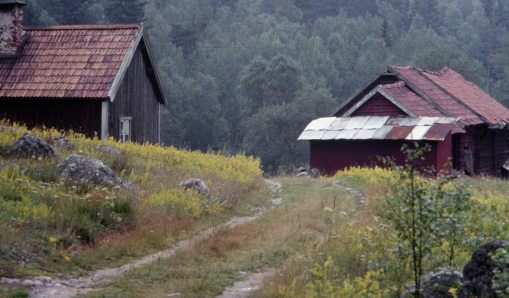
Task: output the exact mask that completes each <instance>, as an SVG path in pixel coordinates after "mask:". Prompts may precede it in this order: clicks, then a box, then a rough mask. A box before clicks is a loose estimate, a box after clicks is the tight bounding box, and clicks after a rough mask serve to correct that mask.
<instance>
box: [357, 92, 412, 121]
mask: <svg viewBox="0 0 509 298" xmlns="http://www.w3.org/2000/svg"><path fill="white" fill-rule="evenodd" d="M350 116H351V117H354V116H408V115H407V114H406V113H405V112H403V111H402V110H401V109H400V108H398V107H397V106H395V105H394V104H393V103H392V102H391V101H390V100H388V99H387V98H385V97H383V96H382V95H381V94H380V93H377V94H375V95H374V96H373V97H371V98H370V99H369V100H368V101H366V102H365V103H364V104H363V105H362V106H361V107H360V108H359V109H357V110H356V111H355V112H353V113H352V115H350Z"/></svg>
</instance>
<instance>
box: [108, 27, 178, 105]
mask: <svg viewBox="0 0 509 298" xmlns="http://www.w3.org/2000/svg"><path fill="white" fill-rule="evenodd" d="M146 34H147V33H146V31H145V27H144V26H143V23H141V24H140V25H139V28H138V31H137V32H136V35H135V38H134V40H133V41H132V42H131V45H130V46H129V49H128V50H127V53H126V55H125V57H124V59H123V60H122V64H121V65H120V68H119V69H118V72H117V75H116V76H115V79H114V80H113V83H112V84H111V87H110V90H109V91H108V97H109V98H110V101H111V102H113V101H114V100H115V97H116V96H117V92H118V89H119V88H120V84H121V83H122V81H123V80H124V77H125V74H126V72H127V69H128V68H129V66H130V65H131V61H132V59H133V57H134V54H135V53H136V49H137V48H138V46H139V45H140V42H141V40H142V39H143V40H144V41H145V46H146V49H147V53H148V56H149V60H150V63H151V64H152V67H153V68H154V74H155V77H156V82H157V87H158V88H159V91H160V92H161V97H162V98H161V99H160V100H159V102H161V103H162V104H165V105H166V104H168V100H167V98H166V92H165V91H164V87H163V85H162V82H161V78H160V77H159V70H158V69H157V65H156V64H155V59H154V57H153V53H152V49H151V48H150V44H149V43H148V38H145V35H146Z"/></svg>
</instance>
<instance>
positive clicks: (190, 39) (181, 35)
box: [170, 22, 207, 58]
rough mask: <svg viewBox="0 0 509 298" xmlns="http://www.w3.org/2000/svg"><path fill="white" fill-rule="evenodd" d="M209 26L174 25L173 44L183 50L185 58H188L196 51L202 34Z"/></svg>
mask: <svg viewBox="0 0 509 298" xmlns="http://www.w3.org/2000/svg"><path fill="white" fill-rule="evenodd" d="M206 27H207V24H206V23H204V22H201V23H198V24H191V25H189V26H184V25H182V24H176V25H172V30H171V33H170V40H171V42H172V43H173V44H174V45H175V46H177V47H178V48H180V49H182V52H183V53H184V58H187V57H188V56H189V55H190V54H192V53H193V52H194V51H195V50H196V43H197V42H198V40H199V38H200V34H201V33H203V31H205V28H206Z"/></svg>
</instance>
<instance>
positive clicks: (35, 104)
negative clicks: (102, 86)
mask: <svg viewBox="0 0 509 298" xmlns="http://www.w3.org/2000/svg"><path fill="white" fill-rule="evenodd" d="M0 118H5V119H9V120H11V121H13V122H21V123H24V124H26V125H27V126H28V128H29V129H31V128H34V127H36V126H37V127H42V126H43V125H44V126H46V127H48V128H49V127H55V128H57V129H59V130H70V129H72V130H74V131H75V132H79V133H83V134H85V135H86V136H88V137H93V136H94V135H95V133H97V134H98V135H100V133H101V101H100V100H76V99H69V98H65V99H40V98H9V99H2V100H0Z"/></svg>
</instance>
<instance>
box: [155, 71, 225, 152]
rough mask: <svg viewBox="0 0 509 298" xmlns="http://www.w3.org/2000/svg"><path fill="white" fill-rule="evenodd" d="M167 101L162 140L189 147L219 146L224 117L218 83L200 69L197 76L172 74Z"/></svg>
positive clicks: (204, 149) (221, 139)
mask: <svg viewBox="0 0 509 298" xmlns="http://www.w3.org/2000/svg"><path fill="white" fill-rule="evenodd" d="M168 89H169V90H170V102H171V104H169V105H168V107H167V111H166V112H164V114H163V117H162V124H161V126H162V131H163V133H162V139H163V142H164V144H166V145H173V146H177V147H187V148H189V149H192V150H201V151H204V152H206V151H208V150H209V149H213V150H218V149H221V148H222V147H223V146H224V144H225V143H224V142H225V139H226V121H225V120H224V118H223V117H222V116H221V107H220V104H219V102H218V100H217V85H216V83H215V80H214V79H213V78H212V77H211V76H209V75H205V74H202V73H199V74H198V75H197V77H196V79H193V78H182V77H174V78H173V79H172V80H171V85H170V88H168Z"/></svg>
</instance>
